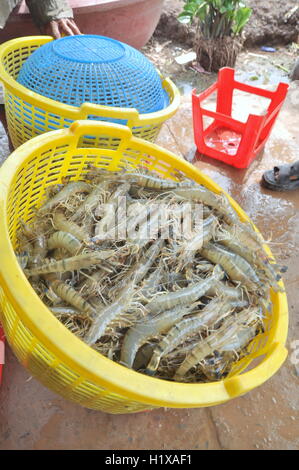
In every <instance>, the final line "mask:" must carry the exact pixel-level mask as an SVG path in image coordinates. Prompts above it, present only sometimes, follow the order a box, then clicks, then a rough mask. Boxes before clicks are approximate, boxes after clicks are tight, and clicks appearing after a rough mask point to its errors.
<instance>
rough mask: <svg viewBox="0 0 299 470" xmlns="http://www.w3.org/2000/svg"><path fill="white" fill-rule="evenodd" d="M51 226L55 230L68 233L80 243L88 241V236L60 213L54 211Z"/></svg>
mask: <svg viewBox="0 0 299 470" xmlns="http://www.w3.org/2000/svg"><path fill="white" fill-rule="evenodd" d="M53 224H54V227H55V229H56V230H59V231H61V232H68V233H70V234H71V235H73V236H74V237H76V238H77V239H78V240H80V241H84V240H88V239H89V234H88V233H87V232H85V230H84V229H83V228H82V227H79V225H77V224H76V223H75V222H72V221H71V220H68V219H67V218H66V217H65V215H64V214H63V212H62V211H56V212H55V213H54V215H53Z"/></svg>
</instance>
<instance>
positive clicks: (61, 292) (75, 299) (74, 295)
mask: <svg viewBox="0 0 299 470" xmlns="http://www.w3.org/2000/svg"><path fill="white" fill-rule="evenodd" d="M51 289H52V290H53V292H54V293H55V294H56V295H58V296H59V297H60V298H61V299H62V300H64V301H65V302H66V303H68V304H70V305H72V306H73V307H74V308H75V309H76V310H79V312H84V313H86V314H87V315H93V314H94V313H95V310H94V308H93V307H92V306H91V305H90V304H89V303H88V302H87V301H86V300H84V299H83V297H81V295H80V294H78V292H77V291H76V290H75V289H73V288H72V287H71V286H69V285H68V284H65V283H64V282H61V281H58V280H56V281H53V282H52V283H51Z"/></svg>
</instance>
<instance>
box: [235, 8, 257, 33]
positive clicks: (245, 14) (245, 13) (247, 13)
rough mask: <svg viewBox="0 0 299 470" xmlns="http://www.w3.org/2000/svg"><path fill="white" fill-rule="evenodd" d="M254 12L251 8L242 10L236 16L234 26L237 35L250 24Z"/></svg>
mask: <svg viewBox="0 0 299 470" xmlns="http://www.w3.org/2000/svg"><path fill="white" fill-rule="evenodd" d="M251 14H252V10H251V8H247V7H244V8H240V9H239V10H238V11H237V12H236V15H235V24H234V25H233V28H232V30H233V33H234V34H235V35H237V34H240V33H241V31H242V29H243V28H244V26H245V25H246V24H247V23H248V21H249V18H250V17H251Z"/></svg>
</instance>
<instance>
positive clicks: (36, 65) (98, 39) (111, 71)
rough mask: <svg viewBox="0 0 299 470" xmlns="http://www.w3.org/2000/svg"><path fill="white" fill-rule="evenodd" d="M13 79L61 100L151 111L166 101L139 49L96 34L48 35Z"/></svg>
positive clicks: (164, 105)
mask: <svg viewBox="0 0 299 470" xmlns="http://www.w3.org/2000/svg"><path fill="white" fill-rule="evenodd" d="M18 82H19V83H20V84H22V85H24V86H25V87H27V88H28V89H30V90H32V91H35V92H36V93H38V94H40V95H43V96H46V97H48V98H51V99H53V100H55V101H59V102H61V103H65V104H70V105H73V106H78V107H79V106H80V105H81V104H82V103H84V102H91V103H97V104H102V105H106V106H116V107H119V108H136V109H137V110H138V111H139V113H141V114H144V113H151V112H156V111H159V110H161V109H164V108H165V107H167V106H168V104H169V98H168V95H167V93H165V92H164V90H163V88H162V84H161V80H160V77H159V74H158V73H157V71H156V69H155V67H154V66H153V65H152V64H151V62H150V61H149V60H148V59H147V58H146V57H145V56H144V55H143V54H141V52H139V51H137V50H136V49H134V48H133V47H130V46H128V45H127V44H124V43H121V42H119V41H116V40H114V39H110V38H107V37H104V36H96V35H82V36H69V37H65V38H62V39H58V40H57V41H51V42H49V43H47V44H45V45H43V46H41V47H40V48H39V49H37V50H36V51H35V52H33V53H32V54H31V56H30V57H29V58H28V59H27V61H26V62H25V63H24V65H23V67H22V68H21V70H20V73H19V76H18Z"/></svg>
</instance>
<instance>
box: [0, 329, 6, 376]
mask: <svg viewBox="0 0 299 470" xmlns="http://www.w3.org/2000/svg"><path fill="white" fill-rule="evenodd" d="M4 349H5V346H4V331H3V328H2V327H1V325H0V385H1V380H2V369H3V365H4V358H5V356H4Z"/></svg>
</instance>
